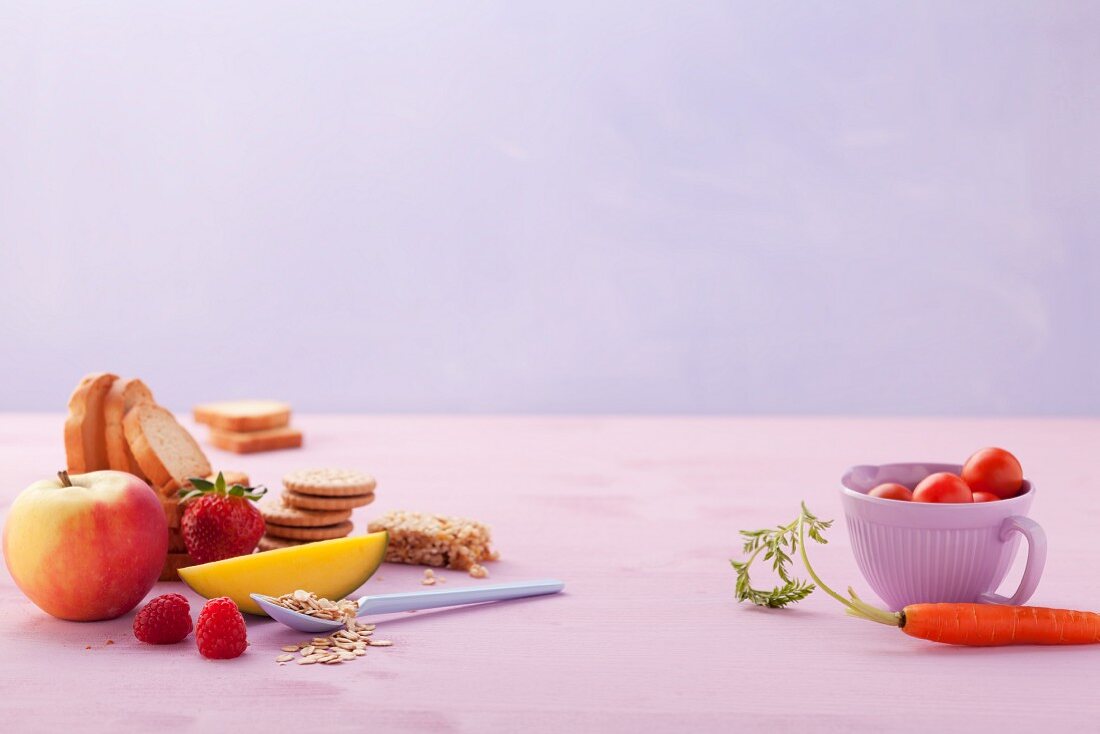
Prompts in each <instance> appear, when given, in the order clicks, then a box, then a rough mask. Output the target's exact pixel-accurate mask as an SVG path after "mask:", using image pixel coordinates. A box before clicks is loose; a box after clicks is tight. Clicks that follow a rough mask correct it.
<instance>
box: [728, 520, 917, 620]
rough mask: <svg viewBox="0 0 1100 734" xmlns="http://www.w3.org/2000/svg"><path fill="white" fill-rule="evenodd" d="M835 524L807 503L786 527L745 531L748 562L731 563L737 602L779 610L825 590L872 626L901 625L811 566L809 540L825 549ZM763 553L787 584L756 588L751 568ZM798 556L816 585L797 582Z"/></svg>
mask: <svg viewBox="0 0 1100 734" xmlns="http://www.w3.org/2000/svg"><path fill="white" fill-rule="evenodd" d="M832 525H833V521H832V520H822V519H820V518H818V517H817V516H816V515H814V514H813V513H812V512H810V509H809V508H808V507H806V503H805V502H803V503H802V512H801V513H799V515H798V517H797V518H796V519H795V520H794V521H793V522H790V523H788V524H786V525H776V526H775V527H774V528H762V529H760V530H742V531H741V536H742V537H743V538H744V539H745V543H744V545H743V546H742V552H744V553H747V554H749V555H748V558H746V559H745V560H744V561H737V560H733V559H731V560H730V565H731V566H733V570H734V571H736V572H737V585H736V586H735V587H734V595H735V596H736V597H737V601H739V602H742V601H749V602H752V603H753V604H755V605H757V606H761V607H770V608H773V609H778V608H781V607H785V606H787V605H788V604H794V603H797V602H799V601H802V600H803V599H805V598H806V597H807V596H809V595H810V594H812V593H813V592H814V590H815V589H817V588H821V590H822V591H824V592H825V593H826V594H828V595H829V596H831V597H833V598H834V599H836V600H837V601H839V602H840V603H841V604H843V605H844V606H845V608H846V609H847V611H848V614H851V615H852V616H854V617H859V618H861V619H866V620H869V621H871V622H879V623H880V624H888V625H891V626H895V627H896V626H897V625H898V615H896V614H894V613H893V612H888V611H886V610H884V609H879V608H877V607H873V606H871V605H870V604H868V603H866V602H864V601H863V600H862V599H860V598H859V597H858V596H857V595H856V592H855V590H854V589H852V588H851V587H848V598H845V597H843V596H841V595H840V594H838V593H837V592H835V591H833V590H832V589H831V588H829V586H828V585H826V584H825V582H824V581H822V580H821V578H820V577H819V576H818V575H817V573H816V572H815V571H814V569H813V566H811V565H810V558H809V556H808V555H807V554H806V536H807V535H808V536H810V540H813V541H815V542H817V543H820V544H822V545H824V544H826V543H828V542H829V541H827V540H825V534H824V533H825V531H826V530H828V529H829V528H830V527H832ZM761 553H763V554H764V560H765V561H771V562H772V570H773V571H774V572H775V573H776V574H777V575H778V576H779V579H780V580H781V581H782V582H783V583H782V584H781V585H777V586H775V587H773V588H772V589H757V588H755V587H753V585H752V579H751V578H750V576H749V568H750V567H751V566H752V564H753V561H755V560H756V559H757V557H758V556H759V555H760V554H761ZM795 554H798V555H799V556H800V558H801V559H802V565H803V566H805V567H806V572H807V573H809V574H810V578H811V579H813V581H812V582H810V581H804V580H802V579H798V578H794V577H793V576H792V575H791V570H790V566H791V563H792V558H791V556H793V555H795Z"/></svg>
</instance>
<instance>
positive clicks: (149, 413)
mask: <svg viewBox="0 0 1100 734" xmlns="http://www.w3.org/2000/svg"><path fill="white" fill-rule="evenodd" d="M122 428H123V431H124V432H125V434H126V443H127V444H129V446H130V453H131V454H132V455H133V457H134V460H135V461H136V462H137V464H138V466H139V467H141V471H142V472H143V473H144V474H145V476H147V477H148V478H149V481H150V482H151V483H152V484H153V485H154V486H155V487H157V489H159V490H160V492H161V493H162V494H166V495H171V494H175V493H176V491H178V490H179V488H180V487H182V486H183V485H184V484H185V483H186V482H187V480H188V479H190V478H191V477H205V476H207V475H209V474H210V471H211V469H210V462H209V461H208V460H207V458H206V455H205V454H204V453H203V452H202V449H201V448H200V447H199V444H198V442H196V441H195V439H194V437H192V436H191V434H190V433H188V432H187V429H185V428H184V427H183V426H181V425H180V424H179V422H178V421H177V420H176V417H175V416H174V415H172V414H171V413H170V412H169V411H167V410H165V409H164V408H162V407H160V406H159V405H156V404H155V403H139V404H137V405H135V406H134V407H133V408H131V409H130V411H129V412H128V413H126V416H125V417H124V418H123V419H122Z"/></svg>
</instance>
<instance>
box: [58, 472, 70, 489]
mask: <svg viewBox="0 0 1100 734" xmlns="http://www.w3.org/2000/svg"><path fill="white" fill-rule="evenodd" d="M57 478H58V479H60V480H61V486H62V487H71V486H73V483H72V481H71V480H70V479H69V472H67V471H65V470H64V469H62V470H61V471H59V472H58V473H57Z"/></svg>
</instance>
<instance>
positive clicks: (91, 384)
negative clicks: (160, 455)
mask: <svg viewBox="0 0 1100 734" xmlns="http://www.w3.org/2000/svg"><path fill="white" fill-rule="evenodd" d="M117 379H118V375H113V374H111V373H110V372H93V373H91V374H88V375H85V376H84V377H83V378H82V379H81V380H80V383H79V384H77V386H76V389H75V390H73V394H72V395H71V396H70V397H69V417H68V418H67V419H66V420H65V462H66V464H68V469H69V471H70V472H72V473H74V474H83V473H86V472H90V471H98V470H100V469H109V468H110V464H109V462H108V460H107V448H106V444H105V443H104V435H103V433H104V432H103V398H104V396H105V395H106V394H107V391H108V390H110V389H111V385H112V384H113V383H114V382H115V380H117Z"/></svg>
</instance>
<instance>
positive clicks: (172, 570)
mask: <svg viewBox="0 0 1100 734" xmlns="http://www.w3.org/2000/svg"><path fill="white" fill-rule="evenodd" d="M194 565H195V562H194V561H192V560H191V556H189V555H187V554H186V553H169V554H168V557H167V558H165V559H164V568H162V569H161V571H160V578H159V579H158V580H159V581H179V580H180V573H179V571H180V569H181V568H187V567H188V566H194Z"/></svg>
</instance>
